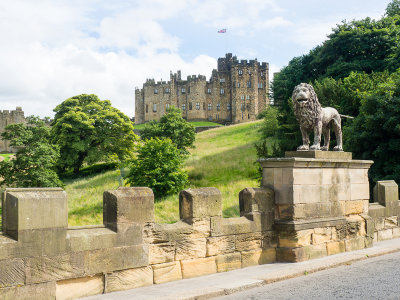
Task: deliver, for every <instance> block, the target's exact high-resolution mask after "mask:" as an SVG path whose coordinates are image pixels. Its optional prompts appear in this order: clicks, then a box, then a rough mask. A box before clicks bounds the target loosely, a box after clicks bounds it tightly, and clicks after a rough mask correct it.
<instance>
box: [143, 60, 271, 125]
mask: <svg viewBox="0 0 400 300" xmlns="http://www.w3.org/2000/svg"><path fill="white" fill-rule="evenodd" d="M268 84H269V80H268V64H267V63H265V62H263V63H259V62H257V59H255V60H250V61H247V60H240V61H239V60H238V59H237V57H236V56H232V54H231V53H227V54H226V55H225V57H223V58H219V59H218V69H217V70H216V69H214V70H213V71H212V74H211V78H210V80H209V81H206V77H205V76H203V75H198V76H195V75H192V76H188V77H187V80H182V78H181V71H178V72H177V73H175V74H172V72H171V74H170V80H169V81H168V82H166V81H158V82H155V81H154V79H147V80H146V82H145V83H144V84H143V88H142V89H139V88H136V89H135V123H136V124H142V123H145V122H149V121H152V120H159V119H160V117H161V116H162V115H164V114H165V112H166V110H167V108H168V107H170V106H175V107H179V108H180V109H181V110H182V116H183V118H184V119H186V120H188V121H195V120H208V121H214V122H219V123H241V122H247V121H252V120H255V119H256V116H257V114H258V113H259V112H261V111H262V110H264V109H265V108H266V106H267V105H268V104H269V96H268Z"/></svg>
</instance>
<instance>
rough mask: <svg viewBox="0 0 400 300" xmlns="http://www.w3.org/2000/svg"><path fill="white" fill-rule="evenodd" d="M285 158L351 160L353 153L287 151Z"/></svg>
mask: <svg viewBox="0 0 400 300" xmlns="http://www.w3.org/2000/svg"><path fill="white" fill-rule="evenodd" d="M285 157H303V158H322V159H348V160H351V159H352V157H353V153H351V152H343V151H321V150H311V151H286V152H285Z"/></svg>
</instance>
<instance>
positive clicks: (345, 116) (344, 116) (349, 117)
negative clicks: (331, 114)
mask: <svg viewBox="0 0 400 300" xmlns="http://www.w3.org/2000/svg"><path fill="white" fill-rule="evenodd" d="M339 116H340V117H341V118H347V119H354V117H352V116H347V115H341V114H339Z"/></svg>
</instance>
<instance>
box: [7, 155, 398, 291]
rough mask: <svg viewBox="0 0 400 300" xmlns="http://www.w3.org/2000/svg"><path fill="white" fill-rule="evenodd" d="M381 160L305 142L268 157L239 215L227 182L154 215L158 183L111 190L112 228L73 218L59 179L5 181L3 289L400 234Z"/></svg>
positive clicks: (233, 263) (301, 252) (325, 249)
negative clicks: (170, 217)
mask: <svg viewBox="0 0 400 300" xmlns="http://www.w3.org/2000/svg"><path fill="white" fill-rule="evenodd" d="M371 164H372V161H361V160H352V159H351V153H345V152H335V153H334V152H326V151H302V152H294V153H287V157H285V158H280V159H266V160H263V161H261V166H262V169H263V179H262V187H261V188H246V189H244V190H242V191H241V192H240V194H239V207H240V217H237V218H223V217H222V198H221V193H220V191H219V190H218V189H216V188H200V189H187V190H184V191H182V192H181V193H180V195H179V211H180V218H181V221H179V222H177V223H174V224H158V223H156V222H155V221H154V197H153V192H152V191H151V190H150V189H148V188H143V187H135V188H119V189H117V190H111V191H106V192H105V193H104V197H103V223H104V225H103V226H87V227H68V212H67V195H66V193H65V191H63V190H62V189H60V188H43V189H6V191H5V193H4V195H3V199H2V228H3V232H2V234H0V298H1V299H75V298H79V297H83V296H88V295H94V294H99V293H108V292H112V291H118V290H124V289H131V288H136V287H141V286H146V285H152V284H159V283H164V282H169V281H173V280H180V279H184V278H192V277H195V276H201V275H207V274H212V273H217V272H226V271H230V270H234V269H238V268H244V267H247V266H253V265H258V264H265V263H273V262H275V261H284V262H298V261H303V260H307V259H313V258H317V257H321V256H326V255H333V254H337V253H340V252H344V251H353V250H358V249H362V248H365V247H370V246H371V245H372V244H373V242H374V241H379V240H384V239H390V238H394V237H399V236H400V227H399V222H398V217H399V214H400V206H399V199H398V187H397V185H396V184H395V182H394V181H382V182H378V184H377V186H376V187H375V189H374V199H375V201H376V203H370V204H369V203H368V200H369V188H368V176H367V171H368V168H369V166H370V165H371Z"/></svg>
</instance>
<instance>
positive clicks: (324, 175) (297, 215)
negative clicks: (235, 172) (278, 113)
mask: <svg viewBox="0 0 400 300" xmlns="http://www.w3.org/2000/svg"><path fill="white" fill-rule="evenodd" d="M260 163H261V167H262V169H263V179H262V186H263V187H264V188H271V189H273V190H274V194H275V205H276V206H275V211H276V214H275V228H276V230H277V231H278V235H279V245H278V247H279V248H280V249H278V250H277V259H278V260H282V261H300V260H305V259H310V258H314V257H318V256H323V255H327V253H328V252H327V250H326V248H324V247H326V244H327V243H332V242H337V241H341V240H343V239H350V238H351V233H348V232H347V230H348V229H349V228H350V227H352V226H353V225H351V226H350V225H348V223H349V222H350V223H351V224H356V225H354V226H353V227H354V228H353V227H352V228H353V229H352V230H353V231H356V232H357V234H360V235H362V234H363V232H365V230H363V228H362V226H364V227H365V222H364V221H363V219H362V218H361V217H360V218H359V219H358V218H357V217H359V215H363V214H368V203H369V198H370V195H369V182H368V169H369V167H370V166H371V164H372V163H373V161H370V160H352V154H351V153H348V152H329V151H328V152H327V151H296V152H287V153H286V157H284V158H269V159H264V160H261V161H260ZM350 219H351V220H350ZM346 224H347V225H346ZM357 234H356V235H357ZM364 235H365V234H364ZM299 248H301V249H299ZM338 248H340V249H342V248H343V247H338ZM343 249H344V248H343Z"/></svg>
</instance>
